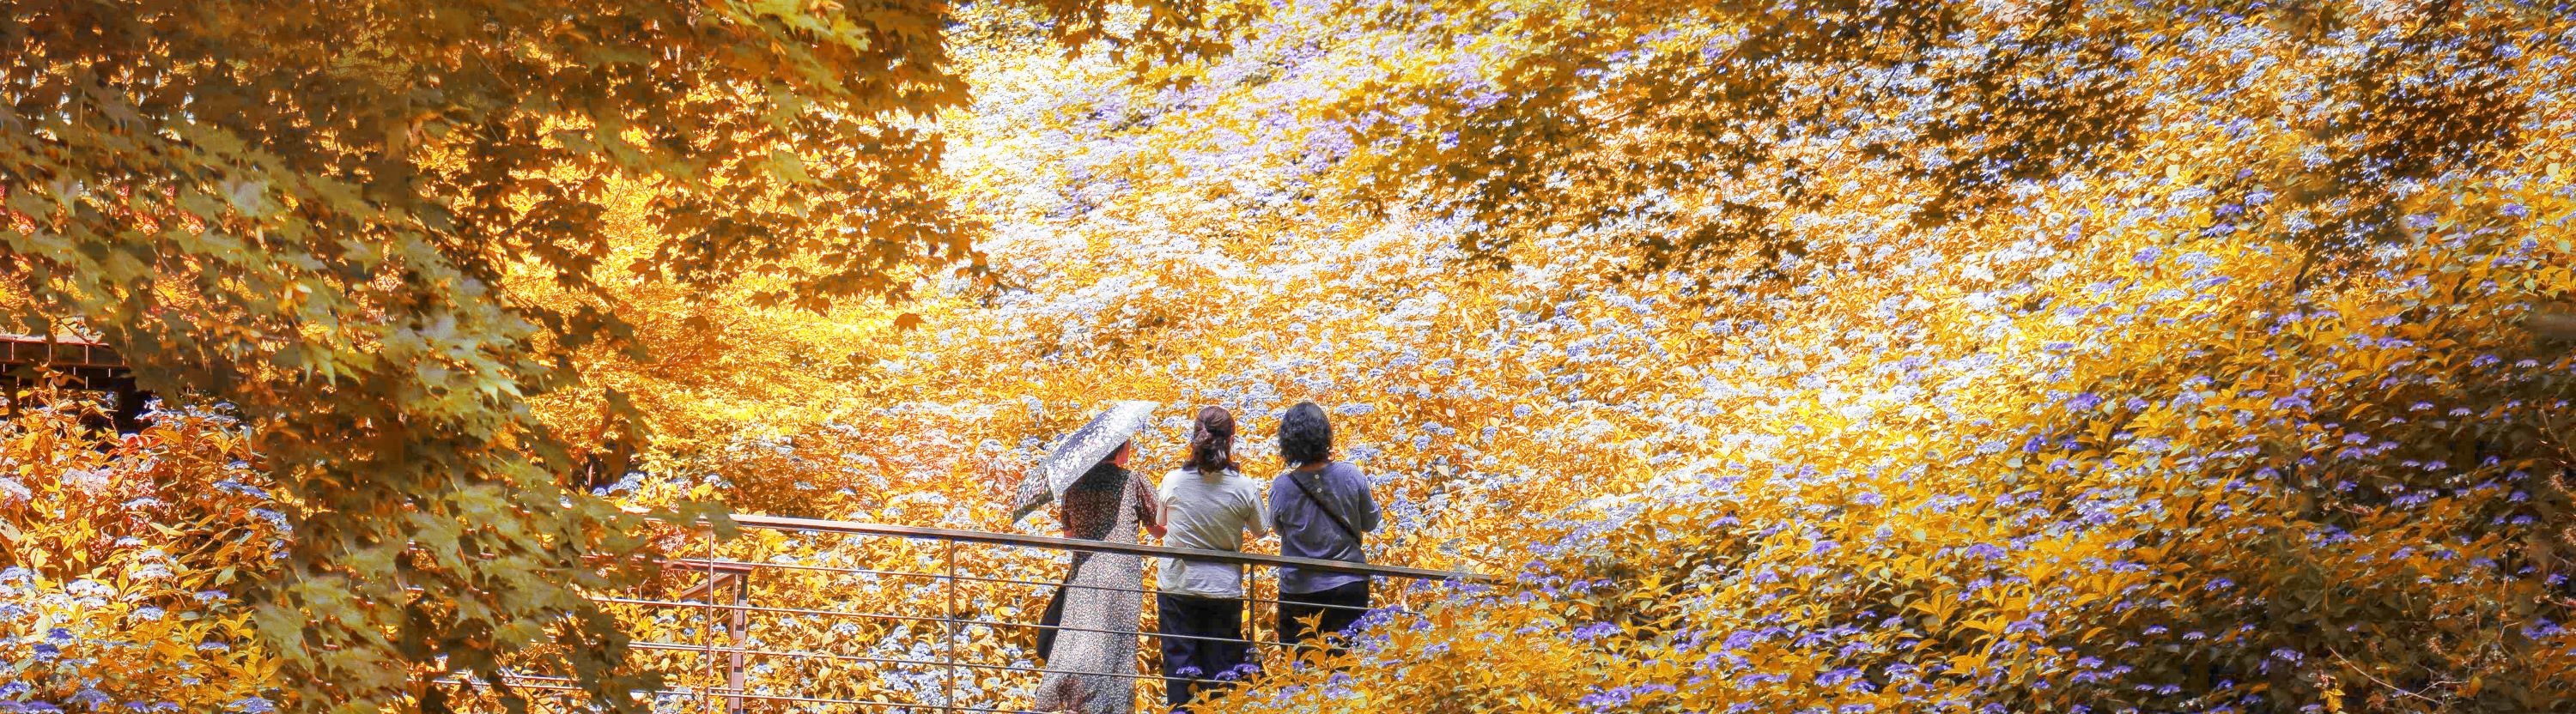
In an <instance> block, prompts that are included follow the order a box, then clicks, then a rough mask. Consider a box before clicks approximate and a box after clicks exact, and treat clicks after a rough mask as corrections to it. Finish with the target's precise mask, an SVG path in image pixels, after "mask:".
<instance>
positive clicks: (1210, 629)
mask: <svg viewBox="0 0 2576 714" xmlns="http://www.w3.org/2000/svg"><path fill="white" fill-rule="evenodd" d="M1261 491H1262V485H1261V484H1260V483H1259V482H1256V481H1253V480H1252V479H1249V478H1245V477H1244V476H1243V474H1242V473H1240V472H1237V471H1236V470H1235V466H1234V415H1233V414H1231V413H1228V412H1227V411H1226V410H1225V408H1224V407H1214V406H1211V407H1207V408H1204V409H1200V410H1199V414H1198V426H1197V428H1195V429H1193V430H1192V433H1191V435H1190V454H1189V462H1188V463H1186V464H1184V465H1182V466H1181V468H1180V469H1178V470H1175V471H1173V472H1171V473H1170V474H1167V475H1165V476H1164V477H1163V485H1162V488H1161V489H1159V492H1158V493H1157V494H1156V499H1155V500H1156V501H1157V504H1156V505H1158V506H1159V507H1158V508H1156V509H1154V512H1155V513H1156V514H1158V515H1160V516H1162V518H1163V519H1164V526H1165V530H1164V534H1163V545H1166V546H1171V547H1174V548H1198V549H1202V550H1225V551H1241V550H1243V540H1244V534H1245V533H1250V534H1251V536H1252V537H1253V538H1260V537H1262V536H1264V535H1268V534H1269V532H1270V530H1269V523H1270V518H1269V514H1268V512H1267V510H1266V509H1265V508H1264V506H1263V505H1262V500H1261ZM1157 566H1158V568H1159V570H1160V572H1159V573H1158V574H1157V575H1156V577H1155V595H1154V602H1155V608H1156V610H1155V611H1156V614H1157V615H1158V616H1159V617H1160V619H1161V624H1162V637H1160V638H1159V639H1161V640H1162V643H1163V676H1164V678H1165V680H1164V684H1165V685H1166V687H1167V689H1166V690H1165V691H1166V692H1167V694H1166V695H1165V699H1166V700H1167V701H1168V702H1169V703H1170V704H1171V706H1172V711H1175V712H1182V711H1188V710H1187V708H1186V707H1187V705H1188V704H1189V703H1190V701H1191V700H1192V699H1194V698H1197V697H1198V696H1199V695H1200V694H1201V693H1202V692H1210V691H1211V690H1213V689H1215V687H1216V686H1217V685H1218V684H1219V683H1218V682H1216V681H1211V680H1223V679H1233V678H1235V677H1238V676H1241V675H1242V674H1245V673H1247V672H1248V671H1249V670H1250V668H1251V667H1253V666H1254V665H1253V664H1252V663H1251V646H1250V645H1249V644H1248V643H1246V642H1244V640H1243V569H1242V566H1238V565H1235V564H1233V563H1214V562H1205V561H1189V560H1180V559H1173V558H1163V559H1160V562H1158V563H1157Z"/></svg>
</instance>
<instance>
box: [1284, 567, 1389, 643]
mask: <svg viewBox="0 0 2576 714" xmlns="http://www.w3.org/2000/svg"><path fill="white" fill-rule="evenodd" d="M1368 607H1369V581H1366V580H1362V581H1359V582H1356V583H1351V584H1349V585H1344V586H1341V587H1337V588H1326V589H1323V590H1317V591H1315V592H1311V593H1280V594H1279V641H1280V642H1285V643H1288V644H1292V645H1294V644H1299V643H1303V642H1305V641H1306V640H1309V639H1322V636H1323V635H1324V634H1327V633H1334V632H1342V631H1345V630H1349V629H1351V623H1352V622H1356V621H1358V620H1359V619H1360V616H1361V615H1364V614H1367V613H1368ZM1308 618H1313V619H1315V620H1316V621H1317V622H1316V624H1317V626H1316V627H1313V628H1309V627H1307V626H1306V622H1305V621H1306V620H1307V619H1308Z"/></svg>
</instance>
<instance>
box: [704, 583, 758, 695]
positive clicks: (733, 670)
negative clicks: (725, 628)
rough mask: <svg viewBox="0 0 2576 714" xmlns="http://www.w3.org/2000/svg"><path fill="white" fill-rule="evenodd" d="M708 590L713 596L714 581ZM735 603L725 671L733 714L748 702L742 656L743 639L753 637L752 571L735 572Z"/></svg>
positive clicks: (743, 648)
mask: <svg viewBox="0 0 2576 714" xmlns="http://www.w3.org/2000/svg"><path fill="white" fill-rule="evenodd" d="M707 590H708V591H709V592H708V596H709V597H710V598H713V597H714V592H713V591H714V590H715V587H714V585H713V584H712V583H711V584H709V585H708V587H707ZM733 604H734V609H733V627H732V628H731V629H732V630H733V631H732V633H730V634H732V635H733V637H732V641H733V651H732V652H731V653H728V654H727V655H726V657H727V658H728V659H729V660H730V662H728V663H727V667H726V671H725V686H726V687H728V688H731V689H732V690H733V705H732V706H730V707H727V709H728V710H729V711H731V712H732V713H733V714H743V711H744V709H745V707H746V706H747V703H746V701H745V700H744V699H743V698H742V695H743V694H744V688H743V673H742V658H743V652H744V650H745V649H746V648H745V646H744V644H743V641H744V640H746V639H749V638H750V637H751V607H750V606H751V571H749V570H744V571H742V572H738V573H734V576H733Z"/></svg>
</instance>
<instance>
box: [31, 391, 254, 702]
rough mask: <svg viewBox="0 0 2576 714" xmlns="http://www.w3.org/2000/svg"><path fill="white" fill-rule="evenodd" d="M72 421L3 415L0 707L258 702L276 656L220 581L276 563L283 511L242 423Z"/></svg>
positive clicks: (185, 417)
mask: <svg viewBox="0 0 2576 714" xmlns="http://www.w3.org/2000/svg"><path fill="white" fill-rule="evenodd" d="M78 415H79V411H78V409H77V408H74V407H69V406H66V407H65V408H63V409H58V410H36V411H31V412H30V413H28V414H27V415H25V416H23V417H20V418H18V419H15V420H11V421H9V422H7V423H6V424H4V425H0V440H5V442H6V444H7V447H8V448H7V451H6V456H5V457H0V529H5V530H0V537H5V538H7V539H8V542H9V548H8V550H7V552H6V553H5V554H0V659H5V660H6V661H7V662H8V672H9V674H10V675H11V676H10V677H8V678H7V679H8V680H9V681H8V683H5V684H0V711H6V710H15V711H38V712H51V711H75V712H81V711H97V712H108V711H139V712H209V711H226V710H233V711H250V712H260V711H267V710H268V709H269V707H270V704H269V700H268V697H271V696H274V695H275V693H274V691H272V688H273V687H275V686H276V685H277V681H276V678H275V675H276V672H277V662H276V660H275V658H273V657H270V656H268V655H267V654H266V653H265V652H263V651H262V649H261V648H260V647H259V646H258V645H257V642H256V640H255V639H254V637H253V633H252V631H251V623H250V621H249V613H247V612H245V611H244V610H243V609H242V608H241V607H239V604H238V602H236V599H235V596H234V595H232V594H231V593H230V592H229V591H228V589H229V588H232V587H235V585H236V584H237V583H239V582H240V581H241V580H242V578H243V577H244V576H247V575H251V574H254V573H265V572H268V571H270V570H273V569H274V566H273V565H272V562H273V558H275V557H276V553H277V551H278V549H279V548H281V547H282V546H283V542H282V540H281V539H282V538H283V537H284V536H285V535H286V531H285V530H284V529H283V527H282V526H281V523H282V522H283V521H284V520H285V518H284V516H282V515H280V514H279V513H278V512H276V511H274V510H270V508H269V507H270V506H272V505H274V503H273V501H272V500H271V499H272V497H271V496H270V494H269V492H268V489H269V488H270V484H269V481H268V477H267V476H265V475H264V474H262V472H261V471H260V470H259V469H256V468H253V467H252V464H251V460H252V458H253V457H252V455H251V454H250V452H249V449H248V447H247V445H246V443H247V442H246V438H247V437H246V435H245V434H243V433H242V429H241V427H240V426H239V425H237V424H235V423H233V422H232V421H231V420H229V419H226V418H223V417H219V416H212V415H206V414H194V413H190V414H177V413H163V414H161V415H159V416H158V417H157V418H156V419H155V420H154V422H153V424H152V425H151V427H150V428H147V429H145V430H144V431H143V432H142V433H140V434H135V435H131V436H126V437H123V438H117V437H116V436H115V435H114V434H107V435H101V434H98V433H96V432H95V431H93V430H91V428H89V427H86V426H84V425H83V424H82V420H81V419H80V418H78Z"/></svg>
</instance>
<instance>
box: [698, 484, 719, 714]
mask: <svg viewBox="0 0 2576 714" xmlns="http://www.w3.org/2000/svg"><path fill="white" fill-rule="evenodd" d="M706 538H707V548H706V551H707V554H706V563H707V599H706V600H705V602H706V607H705V608H704V611H705V613H706V626H705V627H704V628H703V629H701V630H700V631H699V635H700V636H702V637H705V638H706V639H707V651H706V655H707V678H706V679H704V680H701V681H700V684H699V685H698V702H699V704H700V706H699V709H700V710H701V711H707V712H713V711H715V710H716V702H715V682H716V525H715V524H714V523H713V522H709V523H707V524H706Z"/></svg>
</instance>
